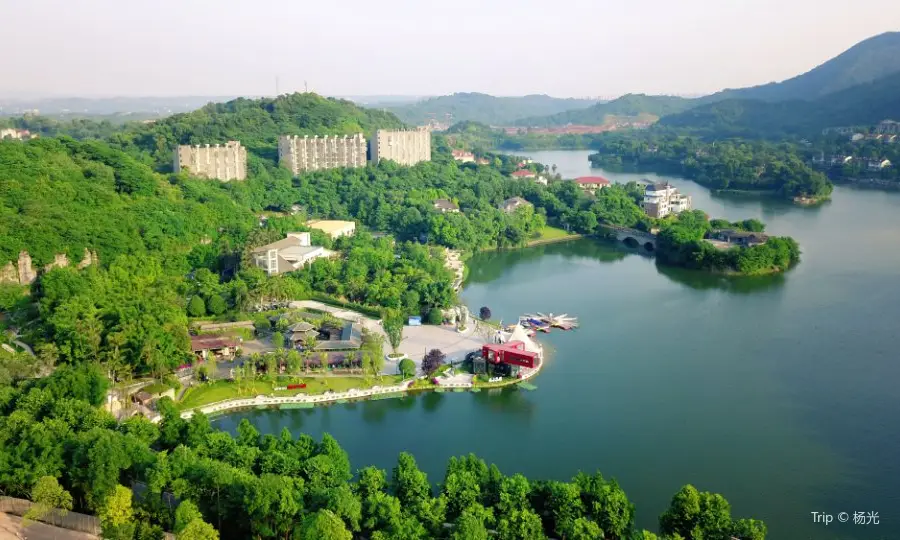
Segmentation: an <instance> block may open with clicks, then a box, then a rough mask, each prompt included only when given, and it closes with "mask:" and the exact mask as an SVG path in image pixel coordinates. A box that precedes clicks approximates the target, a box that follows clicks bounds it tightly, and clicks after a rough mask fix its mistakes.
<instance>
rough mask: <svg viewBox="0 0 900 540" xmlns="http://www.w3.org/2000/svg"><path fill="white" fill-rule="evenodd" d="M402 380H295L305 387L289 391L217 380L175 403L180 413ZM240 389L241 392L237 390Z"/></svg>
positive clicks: (268, 385) (258, 383) (392, 377)
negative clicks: (241, 401) (232, 401)
mask: <svg viewBox="0 0 900 540" xmlns="http://www.w3.org/2000/svg"><path fill="white" fill-rule="evenodd" d="M402 380H403V377H401V376H400V375H383V376H381V377H342V376H322V377H297V378H294V379H293V381H292V382H291V383H290V384H296V383H306V388H296V389H292V390H277V391H276V390H275V386H276V383H273V382H272V381H262V380H260V381H244V382H242V383H241V385H240V389H239V387H238V384H237V383H234V382H228V381H216V382H214V383H209V384H203V385H200V386H196V387H193V388H190V389H189V390H188V391H187V392H186V393H185V394H184V397H183V398H182V400H181V402H179V403H178V407H179V408H180V409H181V410H185V409H192V408H194V407H201V406H203V405H209V404H210V403H216V402H218V401H224V400H227V399H240V398H252V397H256V396H258V395H265V396H268V395H274V396H277V397H289V396H296V395H299V394H307V395H316V394H324V393H325V392H329V391H331V392H346V391H347V390H352V389H354V388H356V389H360V390H362V389H365V388H372V387H373V386H393V385H396V384H399V383H400V382H401V381H402ZM288 384H289V383H288V382H285V381H279V382H278V383H277V386H287V385H288ZM240 390H243V391H240Z"/></svg>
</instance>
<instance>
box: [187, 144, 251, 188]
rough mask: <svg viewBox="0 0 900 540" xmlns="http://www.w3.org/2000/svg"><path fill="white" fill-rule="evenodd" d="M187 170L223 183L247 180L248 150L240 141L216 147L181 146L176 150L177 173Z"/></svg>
mask: <svg viewBox="0 0 900 540" xmlns="http://www.w3.org/2000/svg"><path fill="white" fill-rule="evenodd" d="M183 169H187V171H188V172H189V173H191V174H192V175H194V176H203V177H206V178H216V179H218V180H222V181H223V182H228V181H230V180H245V179H246V178H247V149H246V148H244V147H243V146H241V143H239V142H238V141H228V142H227V143H225V144H216V145H212V146H210V145H208V144H206V145H199V144H198V145H195V146H190V145H181V146H179V147H178V148H177V149H176V150H175V167H174V170H175V172H176V173H177V172H181V171H182V170H183Z"/></svg>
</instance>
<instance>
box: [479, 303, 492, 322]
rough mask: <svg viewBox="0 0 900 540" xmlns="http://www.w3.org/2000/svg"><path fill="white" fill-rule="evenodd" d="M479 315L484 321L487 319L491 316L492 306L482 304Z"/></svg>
mask: <svg viewBox="0 0 900 540" xmlns="http://www.w3.org/2000/svg"><path fill="white" fill-rule="evenodd" d="M478 316H479V317H481V320H482V321H486V320H488V319H490V318H491V308H489V307H487V306H481V309H479V310H478Z"/></svg>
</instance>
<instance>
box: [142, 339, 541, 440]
mask: <svg viewBox="0 0 900 540" xmlns="http://www.w3.org/2000/svg"><path fill="white" fill-rule="evenodd" d="M541 349H542V350H543V346H542V347H541ZM543 367H544V358H543V352H542V353H541V362H540V364H538V366H537V367H535V368H534V369H532V370H531V371H528V372H527V373H525V374H523V375H522V378H521V379H518V378H517V379H510V380H509V381H501V382H497V383H492V384H491V383H488V384H486V385H484V386H476V385H475V384H474V383H448V384H438V385H435V386H432V387H426V388H412V389H411V388H410V385H411V384H412V383H413V382H415V380H416V379H412V380H410V381H408V382H404V383H402V384H397V385H393V386H376V387H373V388H367V389H365V390H356V389H353V390H348V391H346V392H331V393H326V394H315V395H309V394H298V395H296V396H285V397H274V396H264V395H258V396H255V397H249V398H237V399H228V400H224V401H218V402H215V403H210V404H209V405H201V406H199V407H193V408H191V409H188V410H186V411H181V418H182V419H184V420H188V419H190V418H191V417H192V416H194V414H195V413H196V412H197V411H200V412H202V413H203V414H206V415H209V416H218V415H220V414H225V413H229V412H233V411H237V410H242V409H260V408H266V409H268V408H278V409H284V410H289V409H292V408H313V407H316V406H320V405H330V404H332V403H335V402H339V401H343V402H350V401H369V400H378V399H395V398H402V397H406V396H409V395H414V394H419V393H424V392H437V391H445V392H446V391H452V392H473V391H480V390H481V389H482V388H485V389H494V388H505V387H508V386H515V385H517V384H519V383H523V382H525V381H527V380H530V379H532V378H534V377H535V376H536V375H537V374H538V373H540V372H541V370H542V369H543ZM282 405H300V406H301V407H282ZM160 419H161V417H160V416H159V415H157V416H156V417H154V418H152V419H151V420H152V421H153V422H159V421H160Z"/></svg>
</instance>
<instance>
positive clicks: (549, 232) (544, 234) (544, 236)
mask: <svg viewBox="0 0 900 540" xmlns="http://www.w3.org/2000/svg"><path fill="white" fill-rule="evenodd" d="M566 236H571V233H570V232H569V231H566V230H564V229H560V228H559V227H551V226H550V225H545V226H544V228H543V229H541V232H540V234H539V235H538V237H537V239H538V240H556V239H557V238H565V237H566Z"/></svg>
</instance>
